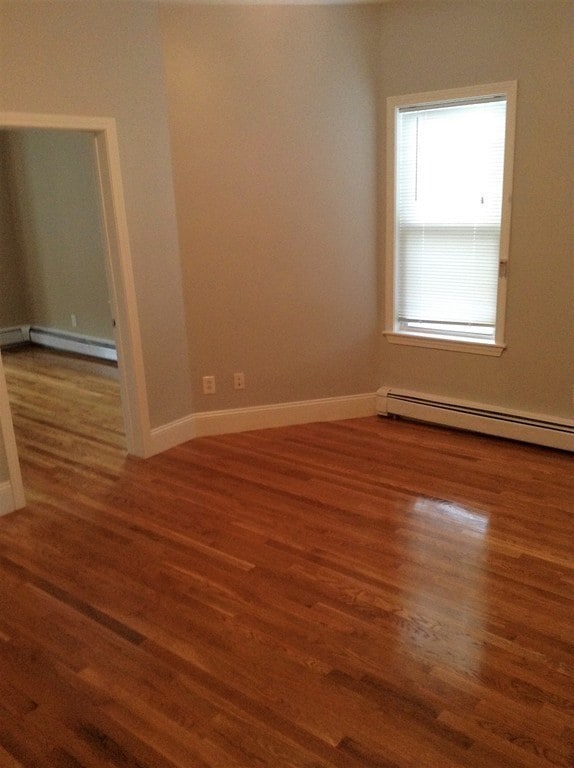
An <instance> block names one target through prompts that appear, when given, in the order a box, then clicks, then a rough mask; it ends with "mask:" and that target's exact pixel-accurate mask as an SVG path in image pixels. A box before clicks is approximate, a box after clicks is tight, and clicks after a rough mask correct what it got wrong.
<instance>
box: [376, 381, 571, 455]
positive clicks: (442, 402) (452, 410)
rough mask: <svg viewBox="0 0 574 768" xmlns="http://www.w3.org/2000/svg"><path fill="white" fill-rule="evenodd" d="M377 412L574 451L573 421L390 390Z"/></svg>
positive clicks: (381, 397)
mask: <svg viewBox="0 0 574 768" xmlns="http://www.w3.org/2000/svg"><path fill="white" fill-rule="evenodd" d="M376 409H377V413H378V414H379V415H380V416H402V417H404V418H407V419H413V420H416V421H425V422H430V423H432V424H441V425H443V426H448V427H455V428H456V429H465V430H469V431H472V432H482V433H484V434H487V435H494V436H496V437H505V438H508V439H511V440H522V441H524V442H527V443H535V444H537V445H544V446H548V447H550V448H560V449H561V450H565V451H574V421H573V420H570V419H560V418H546V417H544V416H540V415H537V414H531V413H524V412H521V411H515V410H511V409H507V408H497V407H495V406H489V405H483V404H480V403H472V402H467V401H464V400H455V399H449V398H442V397H435V396H433V395H428V394H425V393H422V392H410V391H407V390H401V389H387V388H382V389H379V390H378V392H377V402H376Z"/></svg>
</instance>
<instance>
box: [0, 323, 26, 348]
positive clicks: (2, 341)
mask: <svg viewBox="0 0 574 768" xmlns="http://www.w3.org/2000/svg"><path fill="white" fill-rule="evenodd" d="M27 341H30V326H29V325H14V326H12V327H10V328H0V347H10V346H12V345H13V344H24V343H26V342H27Z"/></svg>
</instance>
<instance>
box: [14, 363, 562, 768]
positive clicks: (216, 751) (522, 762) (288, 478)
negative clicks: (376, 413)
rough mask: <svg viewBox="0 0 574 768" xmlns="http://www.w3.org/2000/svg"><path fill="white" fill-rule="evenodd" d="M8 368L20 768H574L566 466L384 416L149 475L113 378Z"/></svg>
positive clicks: (287, 431) (197, 449)
mask: <svg viewBox="0 0 574 768" xmlns="http://www.w3.org/2000/svg"><path fill="white" fill-rule="evenodd" d="M60 362H61V363H63V362H64V361H63V360H61V361H60ZM4 363H5V369H6V375H7V379H8V382H9V389H10V391H11V393H12V396H11V399H12V407H13V411H14V417H15V424H16V432H17V435H18V439H19V450H20V453H21V458H22V469H23V476H24V481H25V485H26V491H27V497H28V499H29V503H28V506H27V508H26V509H25V510H22V511H19V512H16V513H13V514H12V515H8V516H5V517H3V518H1V519H0V766H2V768H13V767H17V766H26V767H28V766H30V767H33V768H60V767H61V768H72V767H74V768H77V767H78V766H84V767H85V768H90V767H92V766H122V768H124V767H126V766H129V767H132V768H141V767H144V766H145V767H147V768H168V767H170V768H173V767H174V766H178V767H179V768H206V767H209V768H215V767H216V766H217V767H218V768H237V767H239V766H241V768H256V767H257V768H260V767H261V766H269V767H271V768H284V767H285V768H286V767H289V768H303V767H304V768H328V767H329V766H337V767H338V768H365V766H367V767H369V768H407V767H408V768H454V767H455V766H457V767H459V768H462V767H464V768H503V767H504V768H543V767H549V766H562V767H563V768H572V766H574V684H573V683H574V668H573V663H572V662H573V640H574V636H573V635H574V632H573V629H574V611H573V610H572V608H573V604H572V597H573V588H574V566H573V562H572V554H573V549H572V544H573V541H574V472H573V468H574V457H573V456H572V455H569V454H566V453H561V452H558V451H553V450H550V449H542V448H537V447H534V446H528V445H523V444H518V443H512V442H504V441H496V440H492V439H489V438H485V437H481V436H477V435H468V434H463V433H457V432H454V431H450V430H442V429H439V428H434V427H428V426H423V425H418V424H412V423H407V422H401V421H392V420H379V419H377V418H368V419H354V420H349V421H344V422H338V423H326V424H309V425H304V426H296V427H288V428H281V429H269V430H260V431H256V432H250V433H244V434H238V435H227V436H220V437H211V438H201V439H198V440H196V441H193V442H190V443H187V444H185V445H183V446H180V447H178V448H176V449H173V450H171V451H168V452H166V453H164V454H162V455H160V456H156V457H154V458H152V459H149V460H147V461H141V460H137V459H133V458H128V457H126V456H125V454H124V452H123V448H122V446H123V437H122V428H121V419H120V416H119V395H118V387H117V381H116V380H115V379H114V371H113V369H111V368H109V367H108V368H106V367H105V366H104V367H103V369H102V372H103V373H104V374H106V376H104V377H102V376H100V375H94V374H95V373H97V369H98V366H95V367H94V369H93V370H91V369H90V367H89V366H88V367H87V368H85V367H84V366H76V368H68V367H67V366H65V365H63V364H61V365H59V366H58V367H56V368H55V369H54V368H51V367H45V368H40V369H38V368H37V365H38V360H36V363H35V366H30V365H29V364H28V362H27V361H26V359H25V355H20V354H8V355H5V356H4ZM58 424H59V425H60V426H56V425H58Z"/></svg>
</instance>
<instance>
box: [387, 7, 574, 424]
mask: <svg viewBox="0 0 574 768" xmlns="http://www.w3.org/2000/svg"><path fill="white" fill-rule="evenodd" d="M381 13H382V17H381V18H382V22H381V27H380V56H381V57H380V88H379V94H380V112H381V118H382V119H381V131H380V134H379V142H380V146H381V147H385V144H386V136H385V134H384V115H385V99H386V97H387V96H397V95H401V94H408V93H418V92H424V91H432V90H441V89H445V88H454V87H459V86H467V85H475V84H480V83H493V82H499V81H504V80H517V81H518V107H517V122H516V148H515V167H514V193H513V206H512V230H511V243H510V260H509V268H508V301H507V324H506V343H507V349H506V351H505V352H504V353H503V355H502V357H501V358H491V357H482V356H478V355H472V354H465V353H457V352H446V351H441V350H435V349H422V348H418V349H417V348H414V347H401V346H396V345H392V344H389V343H387V342H386V341H384V340H383V342H382V348H381V355H380V383H381V384H384V385H385V386H394V387H404V388H408V389H414V390H420V391H424V392H430V393H433V394H437V395H446V396H449V395H450V396H452V397H458V398H462V399H468V400H472V401H479V402H484V403H492V404H495V405H499V406H503V407H510V408H516V409H520V410H526V411H531V412H534V413H541V414H545V415H549V416H552V415H553V416H558V417H565V418H572V416H573V411H574V408H573V400H572V398H573V389H572V387H573V382H574V339H573V328H574V301H573V300H572V297H573V296H574V259H573V258H572V254H573V252H574V248H573V229H572V220H573V218H572V177H573V154H572V147H573V142H572V96H573V92H572V71H573V65H574V60H573V51H574V49H573V47H572V30H573V24H574V16H573V15H574V5H573V4H572V3H571V2H569V0H565V1H564V2H562V0H550V2H537V1H536V0H521V2H519V3H518V2H512V1H511V0H487V1H485V0H473V2H471V3H461V2H455V1H452V0H450V1H448V2H443V1H441V2H437V1H435V0H428V1H427V2H425V3H414V2H407V1H405V2H400V1H399V2H396V3H390V4H385V5H383V6H382V8H381ZM381 159H382V163H381V186H383V185H384V179H385V172H386V166H385V158H384V156H383V157H382V158H381ZM382 202H383V203H384V195H383V201H382ZM384 211H385V208H384V204H383V205H382V206H381V242H384V237H383V235H384V227H385V220H384Z"/></svg>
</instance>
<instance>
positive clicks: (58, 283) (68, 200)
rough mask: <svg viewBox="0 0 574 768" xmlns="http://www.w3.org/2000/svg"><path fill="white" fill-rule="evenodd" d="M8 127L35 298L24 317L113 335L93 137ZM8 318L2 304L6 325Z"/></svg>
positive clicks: (25, 260)
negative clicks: (10, 128)
mask: <svg viewBox="0 0 574 768" xmlns="http://www.w3.org/2000/svg"><path fill="white" fill-rule="evenodd" d="M4 135H5V136H7V138H8V142H7V144H8V146H7V147H6V149H7V150H8V152H9V157H10V159H11V171H12V173H11V178H10V179H9V180H8V183H9V184H10V185H11V187H12V189H13V199H14V201H15V206H14V208H15V210H14V222H15V226H16V228H17V230H18V233H19V238H18V240H19V243H20V244H21V253H20V261H21V268H20V278H21V280H22V283H23V285H24V286H25V293H26V296H27V298H28V301H27V307H26V309H27V315H26V314H24V319H23V320H22V321H21V322H25V323H27V324H29V325H35V326H41V327H45V328H51V329H57V330H61V331H72V332H74V333H78V334H82V335H88V336H94V337H97V338H101V339H108V340H113V338H114V334H113V328H112V317H111V310H110V306H109V301H108V287H107V280H106V272H105V261H104V260H105V254H104V251H103V248H104V241H103V233H102V227H101V210H100V202H99V197H98V194H99V193H98V186H97V185H98V180H97V177H96V169H95V156H94V139H93V137H92V136H91V135H90V134H86V133H80V132H73V131H13V132H9V133H8V134H4ZM72 315H74V316H75V318H76V323H77V324H76V325H75V326H74V325H73V323H72V319H71V316H72ZM7 325H8V322H6V317H5V313H4V309H3V308H0V326H7Z"/></svg>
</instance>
